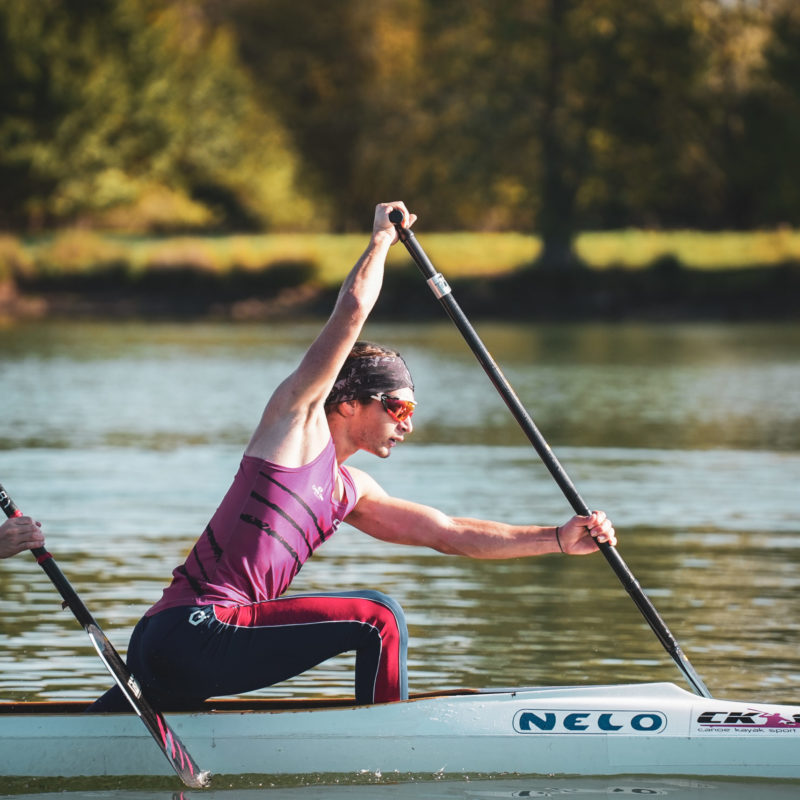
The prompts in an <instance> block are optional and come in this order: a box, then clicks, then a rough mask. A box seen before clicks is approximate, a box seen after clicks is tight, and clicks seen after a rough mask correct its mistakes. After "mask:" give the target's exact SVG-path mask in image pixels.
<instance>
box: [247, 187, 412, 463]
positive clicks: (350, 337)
mask: <svg viewBox="0 0 800 800" xmlns="http://www.w3.org/2000/svg"><path fill="white" fill-rule="evenodd" d="M395 208H396V209H399V210H401V211H402V212H403V214H404V216H405V221H404V224H405V226H406V227H409V226H410V225H412V224H413V222H414V220H415V219H416V216H414V215H413V214H409V213H408V210H407V209H406V207H405V205H404V204H403V203H402V202H394V203H381V204H379V205H378V206H377V207H376V209H375V217H374V220H373V226H372V236H371V237H370V241H369V244H368V246H367V249H366V250H365V251H364V253H363V254H362V256H361V258H359V260H358V261H357V262H356V264H355V266H354V267H353V269H352V270H351V271H350V273H349V274H348V276H347V278H345V280H344V283H343V284H342V287H341V289H340V290H339V295H338V297H337V299H336V304H335V306H334V308H333V312H332V313H331V315H330V317H329V318H328V321H327V322H326V323H325V326H324V327H323V328H322V331H321V332H320V333H319V335H318V336H317V338H316V339H315V340H314V342H313V343H312V344H311V346H310V347H309V348H308V350H307V351H306V353H305V355H304V356H303V359H302V360H301V362H300V364H299V366H298V367H297V369H296V370H295V371H294V372H293V373H292V374H291V375H289V377H288V378H286V380H284V381H283V383H281V384H280V386H278V388H277V389H276V390H275V392H274V394H273V395H272V397H271V398H270V399H269V402H268V403H267V406H266V408H265V409H264V413H263V415H262V417H261V421H260V423H259V425H258V427H257V428H256V430H255V432H254V433H253V436H252V438H251V439H250V443H249V444H248V446H247V450H246V453H247V454H248V455H252V456H257V457H259V458H265V459H268V460H269V461H274V462H276V463H279V464H283V465H284V466H289V467H296V466H301V465H302V464H306V463H308V462H309V461H311V460H312V459H313V458H315V457H316V456H317V455H319V453H320V452H321V451H322V448H323V447H324V445H325V442H326V441H327V440H328V436H329V430H328V424H327V421H326V418H325V409H324V403H325V398H326V397H327V396H328V393H329V392H330V390H331V388H332V387H333V384H334V381H335V380H336V376H337V374H338V372H339V370H340V369H341V367H342V365H343V364H344V361H345V359H346V358H347V355H348V353H349V352H350V349H351V348H352V346H353V344H355V342H356V340H357V339H358V336H359V334H360V332H361V329H362V327H363V326H364V323H365V322H366V320H367V317H368V316H369V314H370V312H371V311H372V309H373V307H374V305H375V303H376V301H377V299H378V295H379V294H380V290H381V286H382V285H383V270H384V264H385V262H386V256H387V254H388V252H389V248H390V247H391V246H392V245H393V244H394V243H395V242H396V241H397V231H396V229H395V227H394V225H393V224H392V223H391V222H390V221H389V212H390V211H391V210H392V209H395Z"/></svg>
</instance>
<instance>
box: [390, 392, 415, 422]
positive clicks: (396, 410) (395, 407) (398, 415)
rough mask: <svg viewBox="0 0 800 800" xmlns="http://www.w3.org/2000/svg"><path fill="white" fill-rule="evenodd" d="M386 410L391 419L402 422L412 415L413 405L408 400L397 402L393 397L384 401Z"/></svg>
mask: <svg viewBox="0 0 800 800" xmlns="http://www.w3.org/2000/svg"><path fill="white" fill-rule="evenodd" d="M385 404H386V410H387V411H388V412H389V414H390V415H391V417H392V419H395V420H397V421H398V422H404V421H405V420H407V419H408V418H409V417H410V416H411V415H412V414H413V413H414V403H412V402H411V401H409V400H398V399H396V398H393V397H387V398H386V399H385Z"/></svg>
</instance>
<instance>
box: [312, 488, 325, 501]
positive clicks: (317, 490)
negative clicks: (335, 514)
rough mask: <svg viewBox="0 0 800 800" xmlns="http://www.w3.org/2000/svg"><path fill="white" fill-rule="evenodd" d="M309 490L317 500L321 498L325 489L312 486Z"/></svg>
mask: <svg viewBox="0 0 800 800" xmlns="http://www.w3.org/2000/svg"><path fill="white" fill-rule="evenodd" d="M311 490H312V491H313V492H314V496H315V497H316V498H317V500H322V498H323V497H324V494H325V490H324V489H323V488H322V487H321V486H312V487H311Z"/></svg>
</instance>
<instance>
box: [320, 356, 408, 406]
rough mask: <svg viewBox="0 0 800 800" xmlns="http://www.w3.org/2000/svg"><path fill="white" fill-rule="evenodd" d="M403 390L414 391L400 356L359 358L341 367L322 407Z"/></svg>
mask: <svg viewBox="0 0 800 800" xmlns="http://www.w3.org/2000/svg"><path fill="white" fill-rule="evenodd" d="M406 388H408V389H412V390H413V389H414V382H413V381H412V380H411V373H410V372H409V371H408V367H407V366H406V362H405V361H403V359H402V358H401V357H400V356H388V355H387V356H361V357H359V358H354V359H353V360H352V361H350V362H348V363H346V364H345V366H344V367H343V368H342V371H341V372H340V373H339V377H338V378H337V379H336V383H334V384H333V389H331V392H330V394H329V395H328V399H327V400H326V401H325V405H333V404H335V403H345V402H347V401H348V400H355V399H356V398H358V397H369V396H370V395H372V394H381V393H382V392H392V391H396V390H397V389H406Z"/></svg>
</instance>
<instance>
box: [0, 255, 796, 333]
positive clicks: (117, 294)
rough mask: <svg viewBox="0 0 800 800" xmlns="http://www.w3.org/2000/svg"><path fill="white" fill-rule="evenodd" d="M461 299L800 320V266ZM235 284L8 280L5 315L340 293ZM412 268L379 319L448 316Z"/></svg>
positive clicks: (513, 312)
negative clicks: (40, 283) (39, 283)
mask: <svg viewBox="0 0 800 800" xmlns="http://www.w3.org/2000/svg"><path fill="white" fill-rule="evenodd" d="M450 285H451V288H452V290H453V297H454V298H455V299H456V301H457V302H458V303H459V305H461V306H462V307H463V308H464V310H465V311H466V312H467V313H468V314H469V315H470V316H474V317H475V318H483V319H508V320H515V321H525V320H541V321H558V320H565V321H569V320H576V319H579V318H580V317H586V316H588V317H590V318H591V319H593V320H598V321H599V320H602V321H609V322H612V321H617V320H619V321H626V320H653V321H683V320H697V321H702V320H708V321H737V320H747V321H765V320H776V321H778V320H781V321H790V320H794V319H800V300H798V298H800V264H798V263H788V264H781V265H778V266H774V267H773V266H767V267H765V266H761V267H753V268H740V269H735V270H733V269H732V270H714V271H705V270H694V269H686V268H684V267H681V266H679V265H675V264H667V265H663V266H661V267H659V268H651V269H647V270H626V269H604V270H595V269H585V268H583V269H575V270H571V271H566V272H556V271H550V270H544V269H536V268H527V269H520V270H518V271H516V272H513V273H509V274H506V275H501V276H496V277H478V278H460V279H457V280H453V281H450ZM253 288H254V287H252V286H250V287H245V286H232V285H228V284H227V283H226V281H225V280H224V278H222V277H221V278H219V279H218V280H207V279H206V280H204V281H196V280H191V275H188V276H187V275H185V274H184V275H181V276H173V279H172V280H164V281H161V282H153V281H150V282H147V283H145V284H142V285H135V284H134V285H132V284H130V283H127V282H124V281H120V282H107V281H102V282H97V283H91V282H87V281H85V280H84V281H80V280H75V281H62V282H60V283H59V285H58V286H55V287H54V286H42V287H37V286H36V285H35V284H29V285H27V286H24V287H18V286H16V285H15V284H13V283H12V282H11V281H6V282H4V283H0V319H4V320H8V321H12V322H13V321H23V320H36V319H45V318H47V319H69V318H73V319H98V320H131V319H145V320H147V319H152V320H175V321H187V322H188V321H200V320H209V319H212V320H213V319H221V320H232V321H270V320H276V321H278V320H281V321H285V320H288V319H297V318H303V319H308V318H319V317H323V318H324V317H327V315H328V314H329V313H330V310H331V308H332V307H333V304H334V302H335V298H336V294H337V292H338V287H335V288H334V287H326V286H321V285H319V284H318V283H316V282H314V281H313V280H311V281H306V282H302V283H298V284H296V285H291V286H283V287H269V288H267V287H261V288H263V289H265V290H266V291H260V292H254V291H253ZM439 305H440V304H439V303H438V302H436V301H435V298H434V297H433V296H432V294H431V292H430V290H429V289H428V287H427V285H426V283H425V280H424V279H423V278H422V276H421V275H420V274H419V272H418V271H417V269H416V267H414V266H413V265H408V266H407V267H403V268H400V269H391V270H387V273H386V277H385V281H384V288H383V291H382V293H381V297H380V299H379V301H378V303H377V304H376V307H375V310H374V311H373V315H372V317H373V319H376V320H380V319H384V320H387V321H388V320H391V321H409V322H413V321H422V320H425V321H428V320H430V319H436V318H438V317H440V315H441V314H442V310H441V308H440V307H439Z"/></svg>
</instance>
